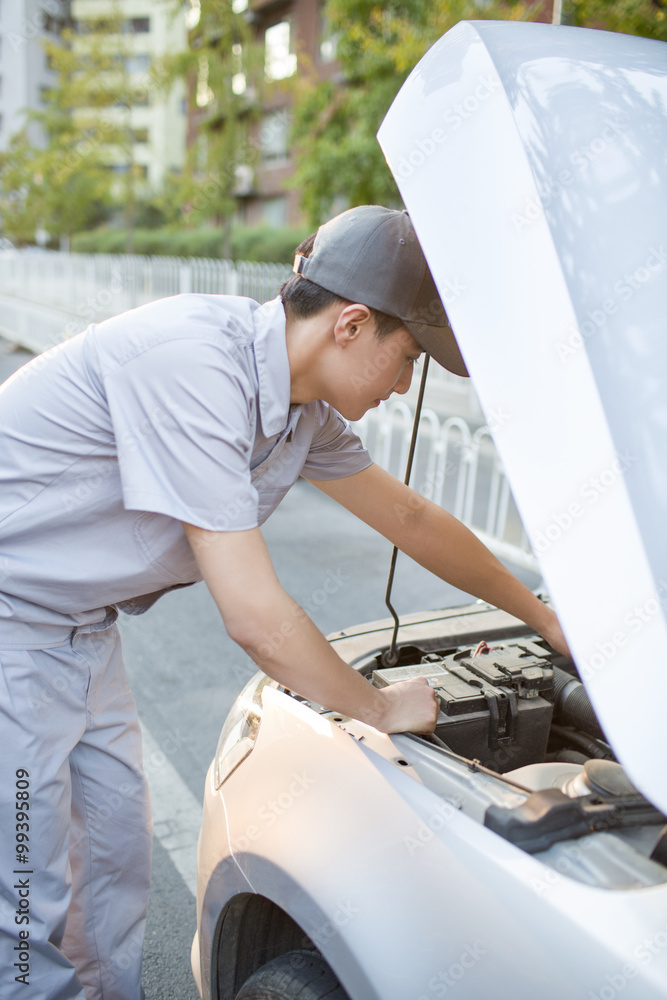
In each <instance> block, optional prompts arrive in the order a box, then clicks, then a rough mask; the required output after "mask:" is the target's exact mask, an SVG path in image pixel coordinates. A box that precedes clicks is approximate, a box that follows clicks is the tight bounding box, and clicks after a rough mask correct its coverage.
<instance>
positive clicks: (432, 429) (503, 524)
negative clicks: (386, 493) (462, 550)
mask: <svg viewBox="0 0 667 1000" xmlns="http://www.w3.org/2000/svg"><path fill="white" fill-rule="evenodd" d="M429 375H430V373H429ZM413 418H414V411H413V410H412V408H411V407H410V406H408V405H407V404H406V403H405V402H403V401H402V400H397V399H396V400H393V401H391V402H390V403H383V404H381V405H380V406H379V407H378V408H377V409H375V410H370V411H369V412H368V413H366V415H365V416H364V417H363V418H362V419H361V420H359V421H357V423H356V424H354V427H355V430H356V431H357V433H358V434H359V436H360V437H361V439H362V441H363V442H364V444H365V446H366V447H367V448H368V450H369V451H370V453H371V456H372V457H373V461H375V462H377V463H378V465H381V466H382V467H383V468H384V469H387V470H388V471H389V472H391V473H393V475H395V476H397V477H398V478H399V479H402V478H403V475H404V471H405V466H406V462H407V456H408V450H409V447H410V437H411V431H412V422H413ZM410 485H411V486H412V487H413V488H414V489H416V490H417V492H418V493H420V494H421V495H422V496H424V497H426V498H427V499H429V500H433V501H434V503H437V504H440V505H441V506H442V507H445V508H446V509H447V510H448V511H449V512H450V513H452V514H454V516H455V517H458V518H459V519H460V520H461V521H463V523H464V524H466V525H468V527H469V528H471V529H472V530H473V531H474V532H475V534H476V535H477V537H478V538H480V539H481V540H482V541H483V542H484V543H485V545H487V546H488V547H489V548H490V549H491V550H492V552H495V554H496V555H497V556H499V557H500V558H503V559H507V560H509V561H511V562H512V563H514V564H515V565H516V566H521V567H522V568H523V569H528V570H531V571H533V572H538V565H537V561H536V559H535V556H534V555H533V554H532V552H531V550H530V545H529V543H528V539H527V537H526V533H525V531H524V529H523V525H522V523H521V518H520V517H519V513H518V511H517V508H516V505H515V503H514V499H513V497H512V494H511V492H510V488H509V483H508V481H507V478H506V476H505V473H504V471H503V467H502V465H501V463H500V459H499V458H498V454H497V452H496V449H495V447H494V445H493V440H492V438H491V432H490V431H489V429H488V427H479V428H478V429H477V430H475V431H472V430H471V428H470V427H469V426H468V424H467V423H466V421H465V420H463V418H461V417H445V418H443V417H441V416H439V415H438V414H437V413H435V412H434V411H433V410H431V409H424V410H422V413H421V417H420V425H419V434H418V436H417V447H416V450H415V457H414V462H413V468H412V477H411V481H410Z"/></svg>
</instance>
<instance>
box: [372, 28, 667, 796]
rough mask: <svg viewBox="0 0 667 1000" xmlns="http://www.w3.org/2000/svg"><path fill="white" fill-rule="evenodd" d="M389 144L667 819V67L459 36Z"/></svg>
mask: <svg viewBox="0 0 667 1000" xmlns="http://www.w3.org/2000/svg"><path fill="white" fill-rule="evenodd" d="M378 139H379V141H380V144H381V146H382V148H383V150H384V153H385V156H386V158H387V160H388V163H389V166H390V168H391V170H392V172H393V174H394V176H395V178H396V181H397V184H398V186H399V189H400V192H401V195H402V197H403V200H404V202H405V205H406V207H407V209H408V211H409V212H410V215H411V218H412V220H413V223H414V225H415V228H416V231H417V234H418V236H419V239H420V241H421V244H422V247H423V249H424V252H425V254H426V257H427V259H428V261H429V265H430V267H431V271H432V273H433V277H434V279H435V282H436V284H437V286H438V288H439V291H440V294H441V296H442V299H443V302H444V304H445V308H446V309H447V313H448V315H449V318H450V321H451V324H452V328H453V330H454V334H455V336H456V338H457V341H458V343H459V346H460V348H461V352H462V354H463V356H464V359H465V362H466V365H467V368H468V371H469V372H470V374H471V377H472V379H473V382H474V386H475V389H476V391H477V393H478V396H479V398H480V401H481V403H482V406H483V408H484V410H485V412H486V415H487V419H488V422H489V426H490V428H491V430H492V432H493V435H494V439H495V443H496V446H497V449H498V451H499V454H500V457H501V459H502V461H503V463H504V466H505V470H506V472H507V475H508V477H509V480H510V483H511V486H512V490H513V493H514V496H515V499H516V501H517V505H518V507H519V510H520V513H521V516H522V518H523V522H524V525H525V527H526V530H527V532H528V536H529V538H530V540H531V544H532V546H533V549H534V551H535V553H536V555H537V557H538V559H539V561H540V566H541V569H542V573H543V576H544V580H545V583H546V585H547V587H548V589H549V592H550V594H551V598H552V600H553V602H554V606H555V607H556V610H557V612H558V615H559V617H560V619H561V622H562V624H563V627H564V630H565V633H566V636H567V639H568V642H569V644H570V648H571V650H572V652H573V654H574V657H575V661H576V663H577V666H578V669H579V672H580V675H581V677H582V679H583V681H584V683H585V684H586V686H587V688H588V691H589V694H590V697H591V700H592V702H593V704H594V706H595V709H596V712H597V714H598V717H599V719H600V722H601V724H602V726H603V728H604V730H605V733H606V734H607V736H608V738H609V739H610V741H611V743H612V744H613V746H614V749H615V751H616V753H617V754H618V756H619V759H620V760H621V762H622V763H623V764H624V766H625V768H626V770H627V772H628V774H629V775H630V777H631V779H632V780H633V781H634V782H635V784H636V785H637V786H638V787H639V788H640V789H641V790H642V791H643V792H644V794H645V795H647V796H648V797H649V798H650V799H651V800H652V801H653V802H654V803H655V804H656V805H658V806H659V807H660V808H661V809H662V810H663V811H664V810H667V767H666V766H665V761H667V725H665V715H666V714H667V622H666V619H665V607H666V604H667V528H666V526H665V518H666V516H667V336H666V335H665V334H666V332H667V331H665V326H666V317H667V45H665V44H664V43H662V42H657V41H651V40H647V39H642V38H637V37H634V36H628V35H621V34H613V33H610V32H603V31H594V30H589V29H583V28H571V27H565V26H563V27H561V26H554V25H545V24H534V23H525V22H494V21H475V22H461V23H460V24H458V25H457V26H456V27H455V28H453V29H452V30H451V31H449V32H448V33H447V34H446V35H444V36H443V38H441V39H440V41H439V42H437V43H436V44H435V45H434V46H433V47H432V48H431V49H430V50H429V52H428V53H427V54H426V55H425V56H424V58H423V59H422V60H421V62H420V63H419V65H418V66H417V67H416V68H415V70H414V71H413V72H412V74H411V75H410V77H409V78H408V79H407V80H406V82H405V84H404V85H403V87H402V89H401V91H400V92H399V94H398V95H397V97H396V99H395V101H394V103H393V105H392V107H391V108H390V110H389V112H388V114H387V117H386V118H385V121H384V122H383V124H382V127H381V129H380V131H379V133H378Z"/></svg>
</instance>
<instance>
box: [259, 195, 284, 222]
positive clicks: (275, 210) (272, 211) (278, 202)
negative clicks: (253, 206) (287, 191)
mask: <svg viewBox="0 0 667 1000" xmlns="http://www.w3.org/2000/svg"><path fill="white" fill-rule="evenodd" d="M262 222H263V223H264V224H265V225H267V226H270V227H271V229H280V227H281V226H286V225H287V198H286V196H285V195H284V194H281V195H277V196H276V197H275V198H264V200H263V201H262Z"/></svg>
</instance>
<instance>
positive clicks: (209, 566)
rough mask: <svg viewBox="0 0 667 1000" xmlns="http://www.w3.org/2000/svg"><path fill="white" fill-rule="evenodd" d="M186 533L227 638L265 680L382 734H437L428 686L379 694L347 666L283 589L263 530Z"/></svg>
mask: <svg viewBox="0 0 667 1000" xmlns="http://www.w3.org/2000/svg"><path fill="white" fill-rule="evenodd" d="M183 527H184V528H185V533H186V536H187V538H188V541H189V542H190V545H191V546H192V550H193V552H194V554H195V557H196V559H197V562H198V564H199V567H200V569H201V571H202V574H203V577H204V580H205V581H206V584H207V586H208V588H209V590H210V591H211V594H212V595H213V598H214V600H215V602H216V604H217V605H218V608H219V610H220V613H221V615H222V618H223V620H224V623H225V626H226V628H227V631H228V633H229V635H230V636H231V638H232V639H234V640H235V641H236V642H238V644H239V645H240V646H241V647H242V648H243V649H244V650H245V651H246V652H247V653H248V655H249V656H250V657H252V659H253V660H254V661H255V663H256V664H257V666H258V667H259V668H260V669H261V670H263V671H264V673H266V674H268V675H269V677H272V678H274V680H277V681H278V682H279V683H280V684H282V685H284V686H285V687H287V688H289V689H290V690H293V691H296V692H297V693H298V694H300V695H302V696H303V697H304V698H309V699H312V700H313V701H315V702H317V703H318V704H320V705H325V706H326V707H327V708H329V709H331V710H332V711H335V712H340V713H341V714H342V715H347V716H350V717H352V718H355V719H360V720H361V721H362V722H367V723H368V724H369V725H371V726H374V727H375V728H376V729H380V730H382V731H383V732H386V733H396V732H403V731H404V730H411V731H413V732H423V731H431V730H433V728H434V727H435V721H436V718H437V713H438V705H437V699H436V697H435V694H434V692H433V691H432V689H431V688H430V687H429V686H428V683H427V682H426V680H425V679H424V678H418V679H416V680H412V681H404V682H402V683H400V684H394V685H390V686H389V687H386V688H382V689H379V690H378V689H377V688H374V687H373V686H372V685H371V684H370V683H369V682H368V681H367V680H366V679H365V678H364V677H362V676H361V674H359V673H358V672H357V671H356V670H354V669H353V668H352V667H350V666H349V665H348V664H347V663H345V661H344V660H342V659H341V658H340V656H338V654H337V653H336V652H334V650H333V649H332V648H331V646H330V645H329V643H328V642H327V641H326V639H325V638H324V636H323V635H322V633H321V632H320V631H319V629H317V628H316V626H315V625H314V624H313V622H312V621H311V620H310V618H309V617H308V615H307V614H306V612H305V611H304V610H303V608H301V607H300V606H299V605H298V604H297V603H296V602H295V601H294V600H292V598H291V597H290V596H289V594H287V592H286V591H285V590H284V589H283V587H282V586H281V584H280V582H279V580H278V578H277V576H276V574H275V571H274V569H273V564H272V563H271V558H270V556H269V553H268V550H267V548H266V544H265V542H264V538H263V537H262V533H261V531H260V530H259V528H252V529H251V530H249V531H234V532H223V531H205V530H204V529H203V528H197V527H195V526H193V525H191V524H184V525H183Z"/></svg>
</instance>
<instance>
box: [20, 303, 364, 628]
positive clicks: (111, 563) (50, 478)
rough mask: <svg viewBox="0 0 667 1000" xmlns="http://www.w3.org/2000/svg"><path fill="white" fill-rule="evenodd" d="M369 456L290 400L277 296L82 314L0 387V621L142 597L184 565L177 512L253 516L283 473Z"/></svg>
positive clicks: (320, 414)
mask: <svg viewBox="0 0 667 1000" xmlns="http://www.w3.org/2000/svg"><path fill="white" fill-rule="evenodd" d="M370 463H371V459H370V457H369V455H368V453H367V452H366V451H365V450H364V448H363V447H362V445H361V443H360V441H359V439H358V438H357V436H356V435H355V434H354V433H353V432H352V431H351V429H350V428H349V426H348V425H347V424H346V422H345V421H344V420H343V418H342V417H341V416H340V414H338V413H337V412H336V411H335V410H334V409H333V408H332V407H331V406H329V404H327V403H324V402H322V401H315V402H312V403H308V404H305V405H301V406H290V373H289V364H288V358H287V349H286V344H285V313H284V310H283V307H282V302H281V301H280V299H274V300H273V301H271V302H268V303H265V304H264V305H262V306H259V305H258V304H257V303H256V302H254V301H253V300H251V299H245V298H236V297H231V296H223V295H194V294H193V295H178V296H175V297H173V298H168V299H161V300H158V301H157V302H152V303H149V304H148V305H145V306H142V307H140V308H138V309H134V310H132V311H130V312H127V313H123V314H122V315H121V316H117V317H114V318H113V319H110V320H107V321H105V322H104V323H101V324H99V325H98V326H93V327H90V328H89V329H88V330H87V331H85V332H84V333H82V334H80V335H79V336H77V337H74V338H73V339H72V340H70V341H67V342H66V343H65V344H64V345H60V346H58V347H56V348H54V349H52V350H51V351H49V352H47V353H46V354H44V355H41V356H40V357H39V358H36V359H34V360H33V361H32V362H30V363H29V364H28V365H26V366H25V367H24V368H23V369H20V370H19V371H18V372H17V373H16V374H15V375H14V376H13V377H12V378H11V379H9V380H8V382H7V383H5V385H4V386H3V387H2V390H0V635H2V636H4V639H5V644H12V643H13V642H16V643H20V644H26V643H29V644H33V642H34V644H36V645H37V644H44V642H48V641H50V639H51V636H53V638H54V640H55V639H56V638H60V637H61V636H62V627H63V625H67V626H68V627H70V628H71V627H72V626H73V625H86V624H91V623H95V622H99V621H101V620H102V619H103V618H104V616H105V614H106V613H107V612H106V610H105V609H106V607H108V606H109V605H116V604H119V605H120V606H121V607H122V608H123V610H128V611H130V612H133V613H138V612H140V611H142V610H145V608H146V607H148V606H150V604H151V603H153V601H154V600H155V599H156V598H155V595H156V593H157V594H158V596H159V593H161V592H163V591H164V590H165V589H168V588H170V587H173V586H179V585H184V584H188V583H192V582H195V581H197V580H199V579H201V575H200V573H199V570H198V567H197V565H196V563H195V560H194V557H193V555H192V552H191V550H190V547H189V545H188V543H187V540H186V538H185V533H184V531H183V527H182V524H181V521H187V522H189V523H192V524H195V525H197V526H199V527H202V528H207V529H210V530H214V531H240V530H245V529H249V528H253V527H256V526H257V525H260V524H262V523H263V522H264V521H265V520H266V518H267V517H268V516H269V514H270V513H271V512H272V511H273V510H274V509H275V508H276V507H277V505H278V503H279V502H280V500H281V499H282V498H283V497H284V495H285V494H286V493H287V491H288V490H289V488H290V486H292V485H293V483H294V482H295V481H296V479H297V478H298V477H299V475H304V476H306V477H308V478H312V479H336V478H341V477H343V476H348V475H352V474H353V473H355V472H360V471H361V470H362V469H365V468H367V466H368V465H370ZM145 595H149V596H148V597H145ZM125 602H129V603H125ZM1 645H2V642H0V646H1Z"/></svg>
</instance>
